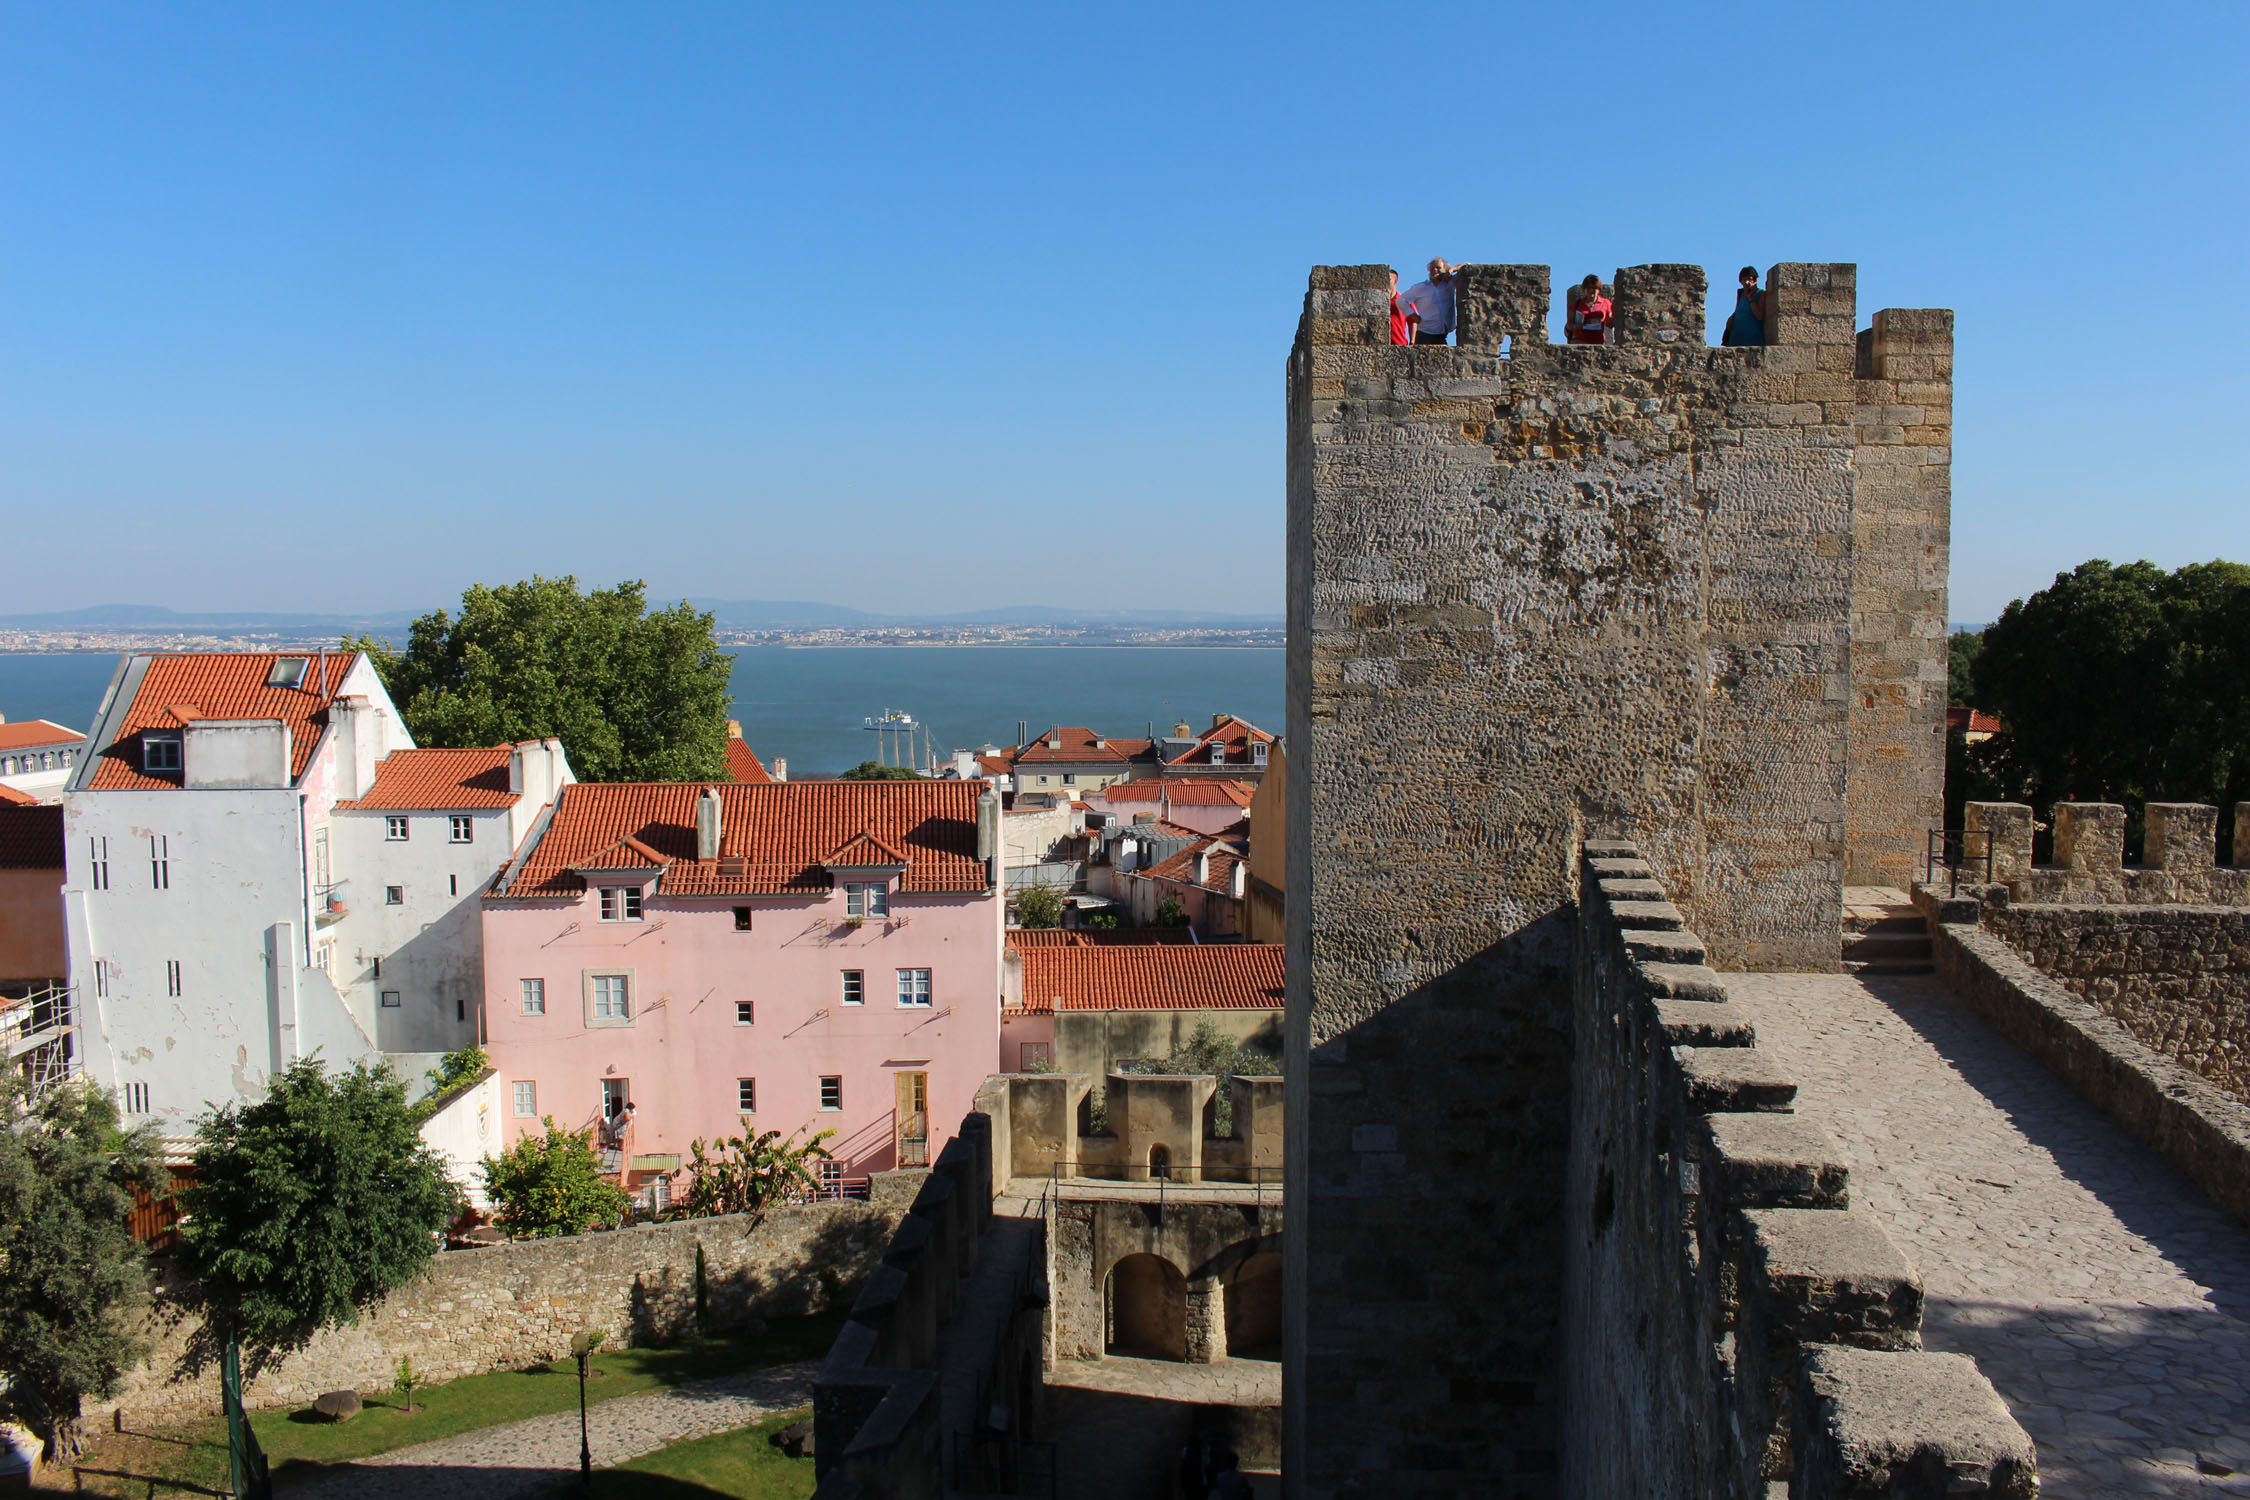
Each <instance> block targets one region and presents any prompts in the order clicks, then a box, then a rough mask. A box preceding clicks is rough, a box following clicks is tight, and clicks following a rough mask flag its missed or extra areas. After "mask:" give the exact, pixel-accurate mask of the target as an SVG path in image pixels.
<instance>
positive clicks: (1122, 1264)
mask: <svg viewBox="0 0 2250 1500" xmlns="http://www.w3.org/2000/svg"><path fill="white" fill-rule="evenodd" d="M1276 1316H1277V1318H1278V1314H1277V1315H1276ZM1109 1352H1110V1353H1111V1354H1131V1355H1138V1356H1140V1357H1141V1358H1143V1359H1178V1360H1184V1359H1186V1358H1187V1278H1186V1277H1185V1276H1182V1275H1181V1274H1180V1270H1179V1267H1177V1266H1175V1265H1173V1264H1172V1263H1171V1262H1170V1261H1168V1260H1166V1259H1164V1258H1163V1257H1162V1256H1160V1255H1149V1254H1145V1253H1143V1254H1138V1255H1128V1256H1126V1257H1125V1258H1124V1259H1122V1260H1120V1261H1119V1262H1118V1263H1117V1264H1116V1265H1115V1266H1113V1267H1111V1268H1110V1273H1109Z"/></svg>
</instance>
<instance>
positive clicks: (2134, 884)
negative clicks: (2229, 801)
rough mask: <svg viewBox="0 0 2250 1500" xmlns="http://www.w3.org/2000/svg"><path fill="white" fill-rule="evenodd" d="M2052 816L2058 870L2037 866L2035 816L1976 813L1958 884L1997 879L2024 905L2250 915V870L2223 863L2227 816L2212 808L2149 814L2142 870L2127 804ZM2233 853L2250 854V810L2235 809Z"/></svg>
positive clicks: (1972, 808)
mask: <svg viewBox="0 0 2250 1500" xmlns="http://www.w3.org/2000/svg"><path fill="white" fill-rule="evenodd" d="M2052 812H2053V817H2054V854H2055V862H2054V863H2053V864H2051V865H2035V864H2033V863H2032V852H2031V836H2032V813H2031V809H2030V808H2029V807H2027V806H2025V805H2024V804H2023V803H2021V802H1971V803H1969V804H1968V806H1967V808H1966V810H1965V813H1964V816H1963V820H1962V821H1963V823H1964V824H1965V825H1966V828H1967V832H1966V835H1965V837H1964V843H1965V846H1966V847H1965V848H1964V849H1963V850H1962V851H1961V853H1962V859H1961V864H1960V866H1959V869H1958V874H1959V878H1960V879H1961V880H1967V881H1973V882H1976V883H1979V884H1981V883H1982V882H1983V880H1984V878H1985V877H1986V876H1987V875H1988V874H1989V875H1990V877H1991V878H1992V879H1993V880H1994V881H1996V882H1998V883H1999V884H2001V885H2004V886H2006V887H2007V888H2008V895H2009V899H2010V900H2011V901H2012V902H2015V903H2019V904H2020V903H2024V902H2033V901H2045V902H2067V903H2070V904H2072V905H2079V906H2084V905H2091V904H2105V905H2127V906H2158V905H2166V904H2170V903H2174V902H2179V903H2186V904H2189V905H2206V906H2250V867H2246V866H2243V865H2239V864H2236V865H2222V864H2220V863H2219V862H2218V847H2217V845H2218V827H2219V810H2218V809H2217V808H2216V807H2213V806H2211V805H2210V804H2209V803H2205V802H2151V803H2149V804H2147V806H2146V807H2145V808H2144V809H2143V813H2144V817H2143V828H2144V835H2143V839H2142V843H2143V845H2144V847H2145V851H2146V853H2145V858H2144V860H2143V862H2142V863H2141V864H2139V865H2128V864H2126V863H2125V809H2124V807H2123V806H2121V805H2120V804H2118V803H2115V802H2058V803H2056V804H2055V805H2054V808H2053V809H2052ZM2234 848H2235V851H2236V853H2235V858H2236V859H2238V860H2239V859H2241V858H2242V856H2243V852H2244V851H2250V802H2238V803H2236V804H2235V806H2234ZM1988 861H1989V862H1988ZM1941 878H1944V876H1943V875H1942V873H1941Z"/></svg>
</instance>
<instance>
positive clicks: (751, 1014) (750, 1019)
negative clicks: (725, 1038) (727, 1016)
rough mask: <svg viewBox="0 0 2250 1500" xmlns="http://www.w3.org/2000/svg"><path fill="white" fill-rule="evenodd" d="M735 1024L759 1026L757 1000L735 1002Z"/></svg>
mask: <svg viewBox="0 0 2250 1500" xmlns="http://www.w3.org/2000/svg"><path fill="white" fill-rule="evenodd" d="M734 1024H735V1025H737V1026H755V1025H757V1024H758V1002H757V1001H755V1000H737V1001H735V1002H734Z"/></svg>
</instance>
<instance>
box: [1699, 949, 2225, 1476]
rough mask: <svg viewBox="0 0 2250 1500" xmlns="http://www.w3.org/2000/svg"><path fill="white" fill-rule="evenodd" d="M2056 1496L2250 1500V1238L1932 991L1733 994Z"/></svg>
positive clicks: (1945, 1333)
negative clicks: (2035, 1454)
mask: <svg viewBox="0 0 2250 1500" xmlns="http://www.w3.org/2000/svg"><path fill="white" fill-rule="evenodd" d="M1727 984H1728V988H1729V989H1730V990H1731V991H1732V992H1733V995H1734V998H1735V1000H1736V1002H1737V1003H1738V1004H1740V1005H1742V1006H1743V1007H1744V1008H1745V1009H1746V1010H1748V1011H1749V1012H1750V1013H1751V1016H1752V1018H1753V1020H1754V1021H1755V1023H1756V1026H1757V1029H1758V1039H1759V1044H1760V1046H1762V1047H1767V1048H1771V1049H1772V1050H1773V1051H1774V1052H1775V1053H1776V1054H1777V1055H1778V1056H1779V1057H1781V1058H1782V1060H1783V1061H1784V1062H1785V1063H1786V1064H1787V1065H1788V1066H1789V1068H1790V1071H1791V1072H1792V1073H1793V1075H1794V1076H1795V1077H1796V1078H1797V1080H1798V1082H1799V1085H1800V1088H1801V1090H1802V1094H1801V1099H1802V1103H1803V1105H1804V1107H1805V1108H1806V1110H1807V1112H1808V1113H1810V1112H1815V1111H1817V1113H1818V1114H1819V1115H1820V1116H1821V1117H1822V1118H1823V1119H1825V1120H1826V1121H1827V1122H1828V1123H1829V1124H1830V1125H1831V1126H1832V1127H1833V1128H1834V1129H1835V1130H1836V1132H1837V1133H1838V1135H1839V1136H1840V1137H1841V1138H1842V1144H1843V1146H1844V1148H1845V1150H1846V1152H1847V1153H1848V1154H1849V1155H1850V1157H1851V1159H1852V1161H1853V1164H1854V1170H1853V1174H1852V1189H1851V1190H1852V1193H1853V1196H1854V1198H1855V1199H1856V1200H1857V1201H1858V1202H1860V1203H1862V1204H1864V1205H1866V1206H1867V1207H1869V1208H1870V1209H1872V1210H1873V1211H1874V1212H1875V1213H1876V1214H1878V1215H1879V1216H1881V1218H1882V1219H1883V1220H1884V1221H1885V1223H1886V1224H1887V1225H1888V1227H1889V1229H1890V1231H1891V1234H1892V1236H1893V1238H1894V1239H1896V1240H1897V1241H1898V1242H1899V1243H1900V1244H1901V1245H1902V1246H1904V1247H1906V1248H1907V1250H1908V1252H1909V1253H1910V1254H1911V1255H1913V1256H1914V1258H1915V1259H1916V1261H1917V1262H1918V1263H1919V1265H1920V1268H1921V1272H1922V1277H1923V1283H1924V1288H1925V1293H1926V1295H1927V1298H1928V1308H1927V1312H1926V1315H1925V1320H1924V1325H1923V1327H1924V1339H1925V1342H1926V1343H1927V1345H1928V1346H1929V1347H1930V1348H1933V1349H1944V1350H1952V1351H1956V1352H1959V1353H1963V1354H1969V1355H1973V1356H1974V1357H1975V1358H1976V1361H1977V1363H1978V1365H1979V1366H1980V1367H1981V1368H1982V1369H1983V1371H1984V1373H1985V1374H1986V1376H1988V1377H1989V1378H1990V1379H1991V1381H1992V1383H1993V1385H1994V1386H1996V1387H1997V1388H1998V1389H1999V1391H2000V1393H2001V1395H2002V1396H2004V1397H2005V1398H2006V1399H2007V1401H2008V1404H2009V1406H2010V1407H2011V1408H2012V1409H2013V1410H2014V1413H2015V1416H2016V1420H2017V1421H2018V1422H2020V1423H2022V1424H2023V1426H2024V1428H2025V1430H2027V1431H2028V1432H2030V1433H2031V1435H2032V1437H2033V1439H2034V1440H2035V1441H2037V1443H2038V1444H2039V1470H2040V1475H2041V1477H2042V1479H2043V1481H2044V1485H2043V1492H2044V1493H2045V1494H2046V1495H2047V1496H2050V1497H2056V1500H2080V1497H2090V1496H2111V1495H2197V1496H2214V1495H2244V1496H2250V1229H2246V1228H2244V1227H2243V1226H2242V1225H2241V1224H2239V1223H2237V1222H2236V1221H2234V1220H2233V1219H2231V1218H2229V1217H2227V1216H2226V1215H2225V1214H2223V1213H2221V1212H2220V1211H2219V1210H2218V1209H2217V1208H2215V1207H2213V1206H2212V1204H2211V1202H2210V1200H2209V1199H2207V1198H2206V1197H2205V1196H2204V1195H2203V1194H2202V1193H2201V1192H2200V1191H2199V1190H2198V1189H2197V1188H2195V1186H2194V1185H2193V1184H2191V1183H2189V1182H2188V1181H2187V1180H2186V1179H2185V1178H2184V1177H2182V1176H2180V1174H2179V1173H2178V1172H2176V1171H2175V1170H2173V1169H2172V1168H2171V1167H2170V1166H2169V1165H2167V1164H2166V1163H2165V1162H2164V1161H2163V1160H2162V1159H2160V1158H2159V1157H2157V1156H2155V1155H2154V1154H2153V1153H2151V1152H2149V1151H2148V1150H2146V1149H2145V1148H2143V1147H2141V1146H2140V1145H2138V1144H2137V1143H2135V1142H2134V1141H2132V1140H2131V1139H2129V1138H2128V1137H2127V1136H2126V1135H2125V1134H2124V1133H2123V1132H2122V1131H2120V1130H2119V1129H2117V1128H2116V1127H2115V1126H2114V1125H2112V1124H2111V1123H2110V1122H2109V1121H2108V1120H2107V1119H2106V1118H2104V1117H2103V1116H2101V1115H2100V1114H2098V1113H2097V1112H2095V1111H2094V1110H2093V1109H2092V1107H2091V1106H2089V1105H2087V1104H2086V1103H2085V1102H2084V1101H2083V1100H2081V1099H2080V1098H2079V1096H2078V1095H2077V1094H2075V1093H2074V1092H2072V1091H2071V1090H2070V1089H2069V1088H2068V1087H2067V1086H2066V1085H2064V1084H2063V1083H2061V1082H2060V1081H2059V1080H2057V1079H2056V1078H2055V1077H2054V1076H2053V1075H2051V1074H2050V1073H2048V1072H2047V1071H2046V1070H2045V1069H2044V1068H2043V1067H2042V1066H2041V1065H2040V1064H2039V1063H2038V1062H2037V1061H2036V1060H2034V1059H2033V1058H2032V1057H2031V1056H2029V1055H2028V1054H2027V1053H2025V1052H2023V1051H2022V1050H2020V1049H2019V1048H2017V1047H2016V1046H2015V1044H2014V1043H2012V1042H2010V1041H2008V1040H2007V1039H2006V1038H2005V1037H2003V1036H2001V1035H2000V1034H1999V1033H1998V1032H1996V1031H1995V1030H1993V1029H1992V1027H1991V1026H1989V1025H1988V1024H1987V1023H1986V1022H1985V1021H1984V1020H1983V1019H1982V1018H1981V1017H1979V1016H1977V1015H1976V1014H1974V1013H1973V1012H1970V1011H1968V1010H1966V1009H1965V1008H1963V1007H1961V1006H1958V1005H1956V1004H1954V1003H1952V1002H1951V1001H1950V1000H1948V999H1947V997H1946V995H1945V992H1944V991H1943V989H1942V988H1940V987H1939V985H1938V982H1937V981H1936V980H1934V979H1925V978H1890V979H1875V978H1870V979H1865V980H1862V979H1859V978H1854V977H1852V976H1848V975H1826V974H1818V975H1815V974H1740V975H1729V976H1728V978H1727Z"/></svg>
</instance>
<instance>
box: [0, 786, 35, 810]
mask: <svg viewBox="0 0 2250 1500" xmlns="http://www.w3.org/2000/svg"><path fill="white" fill-rule="evenodd" d="M38 805H39V799H38V798H37V797H34V796H32V795H31V793H29V792H19V791H17V790H16V789H15V788H14V787H12V786H8V785H5V784H0V806H14V807H37V806H38Z"/></svg>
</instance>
